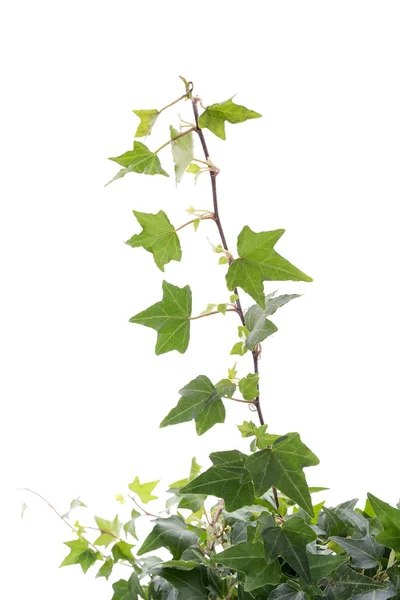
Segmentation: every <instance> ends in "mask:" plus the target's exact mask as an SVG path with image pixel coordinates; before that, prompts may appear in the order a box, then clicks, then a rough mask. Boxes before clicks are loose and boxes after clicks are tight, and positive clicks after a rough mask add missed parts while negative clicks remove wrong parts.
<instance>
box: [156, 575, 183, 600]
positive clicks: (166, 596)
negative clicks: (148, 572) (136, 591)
mask: <svg viewBox="0 0 400 600" xmlns="http://www.w3.org/2000/svg"><path fill="white" fill-rule="evenodd" d="M177 597H178V590H177V589H175V588H174V587H173V586H172V585H171V584H170V583H169V581H167V580H166V579H163V578H162V577H159V576H158V575H157V576H155V577H153V578H152V580H151V581H150V583H149V599H151V600H176V599H177Z"/></svg>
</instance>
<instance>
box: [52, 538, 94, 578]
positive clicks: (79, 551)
mask: <svg viewBox="0 0 400 600" xmlns="http://www.w3.org/2000/svg"><path fill="white" fill-rule="evenodd" d="M64 544H65V545H66V546H68V548H69V549H70V553H69V554H68V556H66V557H65V558H64V560H63V561H62V563H61V565H60V567H66V566H68V565H80V566H81V568H82V571H83V572H84V573H86V571H87V570H88V569H89V567H91V566H92V565H93V564H94V563H95V562H96V560H98V559H99V558H100V555H99V554H98V552H95V551H94V550H92V549H91V548H89V542H88V541H87V540H85V539H84V538H78V539H77V540H73V541H72V542H64Z"/></svg>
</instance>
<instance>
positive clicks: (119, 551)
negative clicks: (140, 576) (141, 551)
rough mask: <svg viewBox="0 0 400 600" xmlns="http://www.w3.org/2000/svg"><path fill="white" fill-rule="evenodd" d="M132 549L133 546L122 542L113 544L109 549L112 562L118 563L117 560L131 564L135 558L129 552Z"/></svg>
mask: <svg viewBox="0 0 400 600" xmlns="http://www.w3.org/2000/svg"><path fill="white" fill-rule="evenodd" d="M133 547H134V546H133V544H128V543H127V542H124V541H123V540H121V541H120V542H117V543H116V544H114V546H113V547H112V548H111V553H112V555H113V557H114V562H118V561H119V560H127V561H128V562H131V563H133V562H135V558H134V556H133V554H132V552H131V550H132V548H133Z"/></svg>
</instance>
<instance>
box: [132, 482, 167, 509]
mask: <svg viewBox="0 0 400 600" xmlns="http://www.w3.org/2000/svg"><path fill="white" fill-rule="evenodd" d="M159 482H160V480H159V479H157V481H149V482H148V483H140V481H139V477H135V479H134V480H133V481H132V483H130V484H129V486H128V487H129V489H130V490H131V491H132V492H134V493H135V494H137V495H138V496H139V498H140V500H141V501H142V502H143V504H147V503H148V502H150V501H151V500H157V498H158V496H152V495H151V492H152V491H153V490H154V488H155V487H156V485H157V483H159Z"/></svg>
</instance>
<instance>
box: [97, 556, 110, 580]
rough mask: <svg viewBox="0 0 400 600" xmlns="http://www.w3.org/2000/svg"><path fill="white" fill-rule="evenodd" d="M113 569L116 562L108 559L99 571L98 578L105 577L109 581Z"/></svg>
mask: <svg viewBox="0 0 400 600" xmlns="http://www.w3.org/2000/svg"><path fill="white" fill-rule="evenodd" d="M113 567H114V561H113V560H112V558H107V560H105V561H104V563H103V564H102V566H101V567H100V569H99V570H98V573H97V575H96V578H98V577H105V578H106V579H107V581H108V578H109V577H110V575H111V573H112V570H113Z"/></svg>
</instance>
